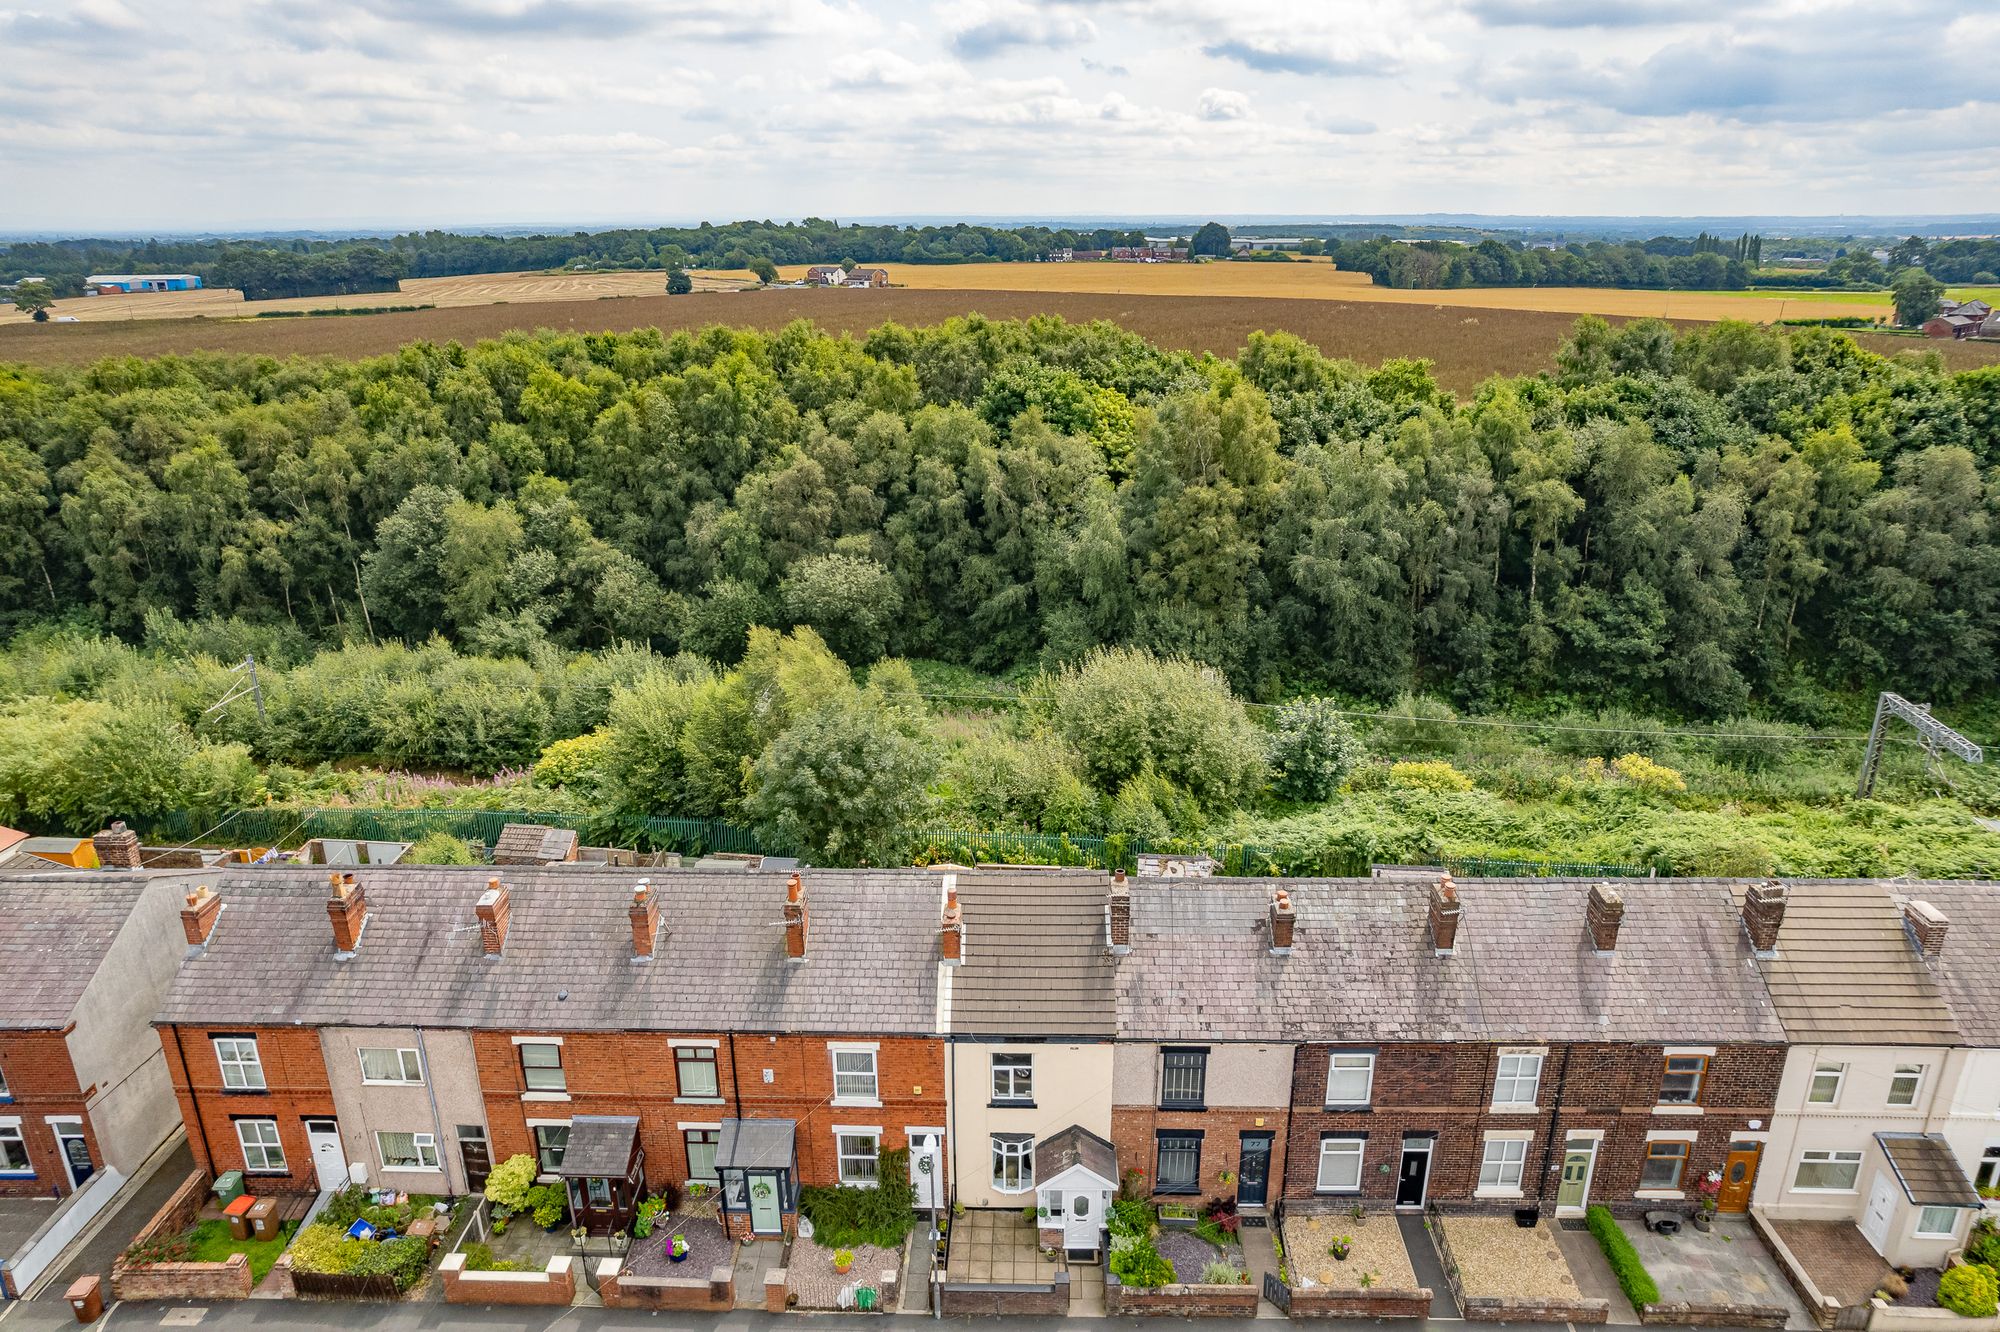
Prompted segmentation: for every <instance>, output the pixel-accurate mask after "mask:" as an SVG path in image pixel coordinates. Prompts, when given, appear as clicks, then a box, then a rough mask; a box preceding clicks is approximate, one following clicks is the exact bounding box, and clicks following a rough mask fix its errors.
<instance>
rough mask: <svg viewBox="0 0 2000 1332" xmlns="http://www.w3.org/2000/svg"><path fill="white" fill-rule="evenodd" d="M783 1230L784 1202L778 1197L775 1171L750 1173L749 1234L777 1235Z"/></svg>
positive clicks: (754, 1171)
mask: <svg viewBox="0 0 2000 1332" xmlns="http://www.w3.org/2000/svg"><path fill="white" fill-rule="evenodd" d="M784 1229H785V1208H784V1201H783V1200H782V1199H780V1198H779V1197H778V1176H777V1172H775V1171H768V1170H753V1171H751V1172H750V1233H751V1234H753V1235H779V1234H783V1233H784Z"/></svg>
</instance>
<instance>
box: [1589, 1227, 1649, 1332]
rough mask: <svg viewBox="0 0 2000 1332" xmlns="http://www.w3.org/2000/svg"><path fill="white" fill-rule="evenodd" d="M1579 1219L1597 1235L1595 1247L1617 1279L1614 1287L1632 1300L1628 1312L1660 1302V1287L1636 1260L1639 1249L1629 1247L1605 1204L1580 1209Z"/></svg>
mask: <svg viewBox="0 0 2000 1332" xmlns="http://www.w3.org/2000/svg"><path fill="white" fill-rule="evenodd" d="M1583 1222H1584V1224H1585V1225H1587V1226H1589V1227H1590V1233H1591V1234H1593V1235H1595V1236H1596V1237H1597V1247H1598V1248H1600V1249H1602V1250H1604V1260H1605V1261H1606V1262H1608V1263H1610V1264H1611V1275H1613V1276H1615V1277H1617V1278H1618V1288H1619V1289H1620V1290H1622V1291H1624V1292H1625V1298H1626V1299H1628V1300H1630V1301H1632V1311H1633V1312H1634V1313H1637V1312H1638V1311H1639V1310H1641V1309H1643V1308H1645V1307H1646V1306H1647V1305H1649V1304H1658V1303H1659V1302H1660V1288H1659V1286H1657V1285H1655V1284H1654V1282H1653V1274H1652V1273H1651V1272H1648V1271H1647V1270H1646V1265H1645V1264H1644V1263H1642V1262H1640V1261H1639V1251H1638V1250H1637V1249H1635V1248H1633V1247H1632V1241H1631V1240H1629V1239H1626V1238H1625V1232H1624V1231H1622V1230H1620V1229H1619V1228H1618V1220H1617V1218H1615V1217H1614V1216H1612V1215H1611V1212H1610V1209H1609V1208H1605V1207H1589V1208H1586V1209H1585V1210H1584V1213H1583Z"/></svg>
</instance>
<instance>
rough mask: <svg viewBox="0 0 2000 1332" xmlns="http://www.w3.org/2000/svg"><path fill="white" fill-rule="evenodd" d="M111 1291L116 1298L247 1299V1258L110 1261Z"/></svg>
mask: <svg viewBox="0 0 2000 1332" xmlns="http://www.w3.org/2000/svg"><path fill="white" fill-rule="evenodd" d="M111 1294H112V1297H113V1298H114V1299H118V1300H247V1299H249V1298H250V1259H249V1258H248V1257H246V1256H245V1255H243V1254H240V1253H232V1254H230V1255H229V1258H228V1260H227V1261H225V1262H220V1263H151V1264H148V1265H146V1266H144V1267H131V1266H128V1265H127V1264H126V1262H125V1260H124V1259H123V1258H120V1259H118V1260H117V1261H116V1262H114V1263H112V1264H111Z"/></svg>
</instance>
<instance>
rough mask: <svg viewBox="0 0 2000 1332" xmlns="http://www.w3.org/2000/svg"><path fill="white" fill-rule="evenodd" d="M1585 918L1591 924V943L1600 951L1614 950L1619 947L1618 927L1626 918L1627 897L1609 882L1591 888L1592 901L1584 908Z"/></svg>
mask: <svg viewBox="0 0 2000 1332" xmlns="http://www.w3.org/2000/svg"><path fill="white" fill-rule="evenodd" d="M1583 918H1584V921H1585V923H1586V924H1588V925H1589V926H1590V943H1591V946H1592V947H1593V948H1595V949H1597V951H1598V952H1600V953H1609V952H1613V951H1615V950H1616V949H1617V947H1618V927H1619V925H1620V924H1622V923H1623V922H1624V920H1625V898H1624V895H1623V894H1621V893H1620V892H1619V891H1618V890H1617V889H1616V888H1613V887H1612V886H1611V885H1610V884H1608V883H1600V884H1598V885H1596V886H1595V887H1593V888H1592V889H1591V890H1590V903H1589V905H1587V906H1586V907H1585V908H1584V911H1583Z"/></svg>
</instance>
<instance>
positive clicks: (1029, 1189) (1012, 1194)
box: [993, 1184, 1035, 1198]
mask: <svg viewBox="0 0 2000 1332" xmlns="http://www.w3.org/2000/svg"><path fill="white" fill-rule="evenodd" d="M993 1191H994V1192H995V1193H1003V1194H1005V1195H1007V1196H1008V1197H1009V1198H1018V1197H1020V1196H1021V1195H1022V1194H1024V1193H1033V1192H1034V1191H1035V1186H1034V1185H1032V1184H1024V1185H1022V1186H1021V1187H1020V1188H1018V1189H1010V1188H1006V1187H1003V1186H1002V1185H999V1184H995V1185H994V1186H993Z"/></svg>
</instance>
